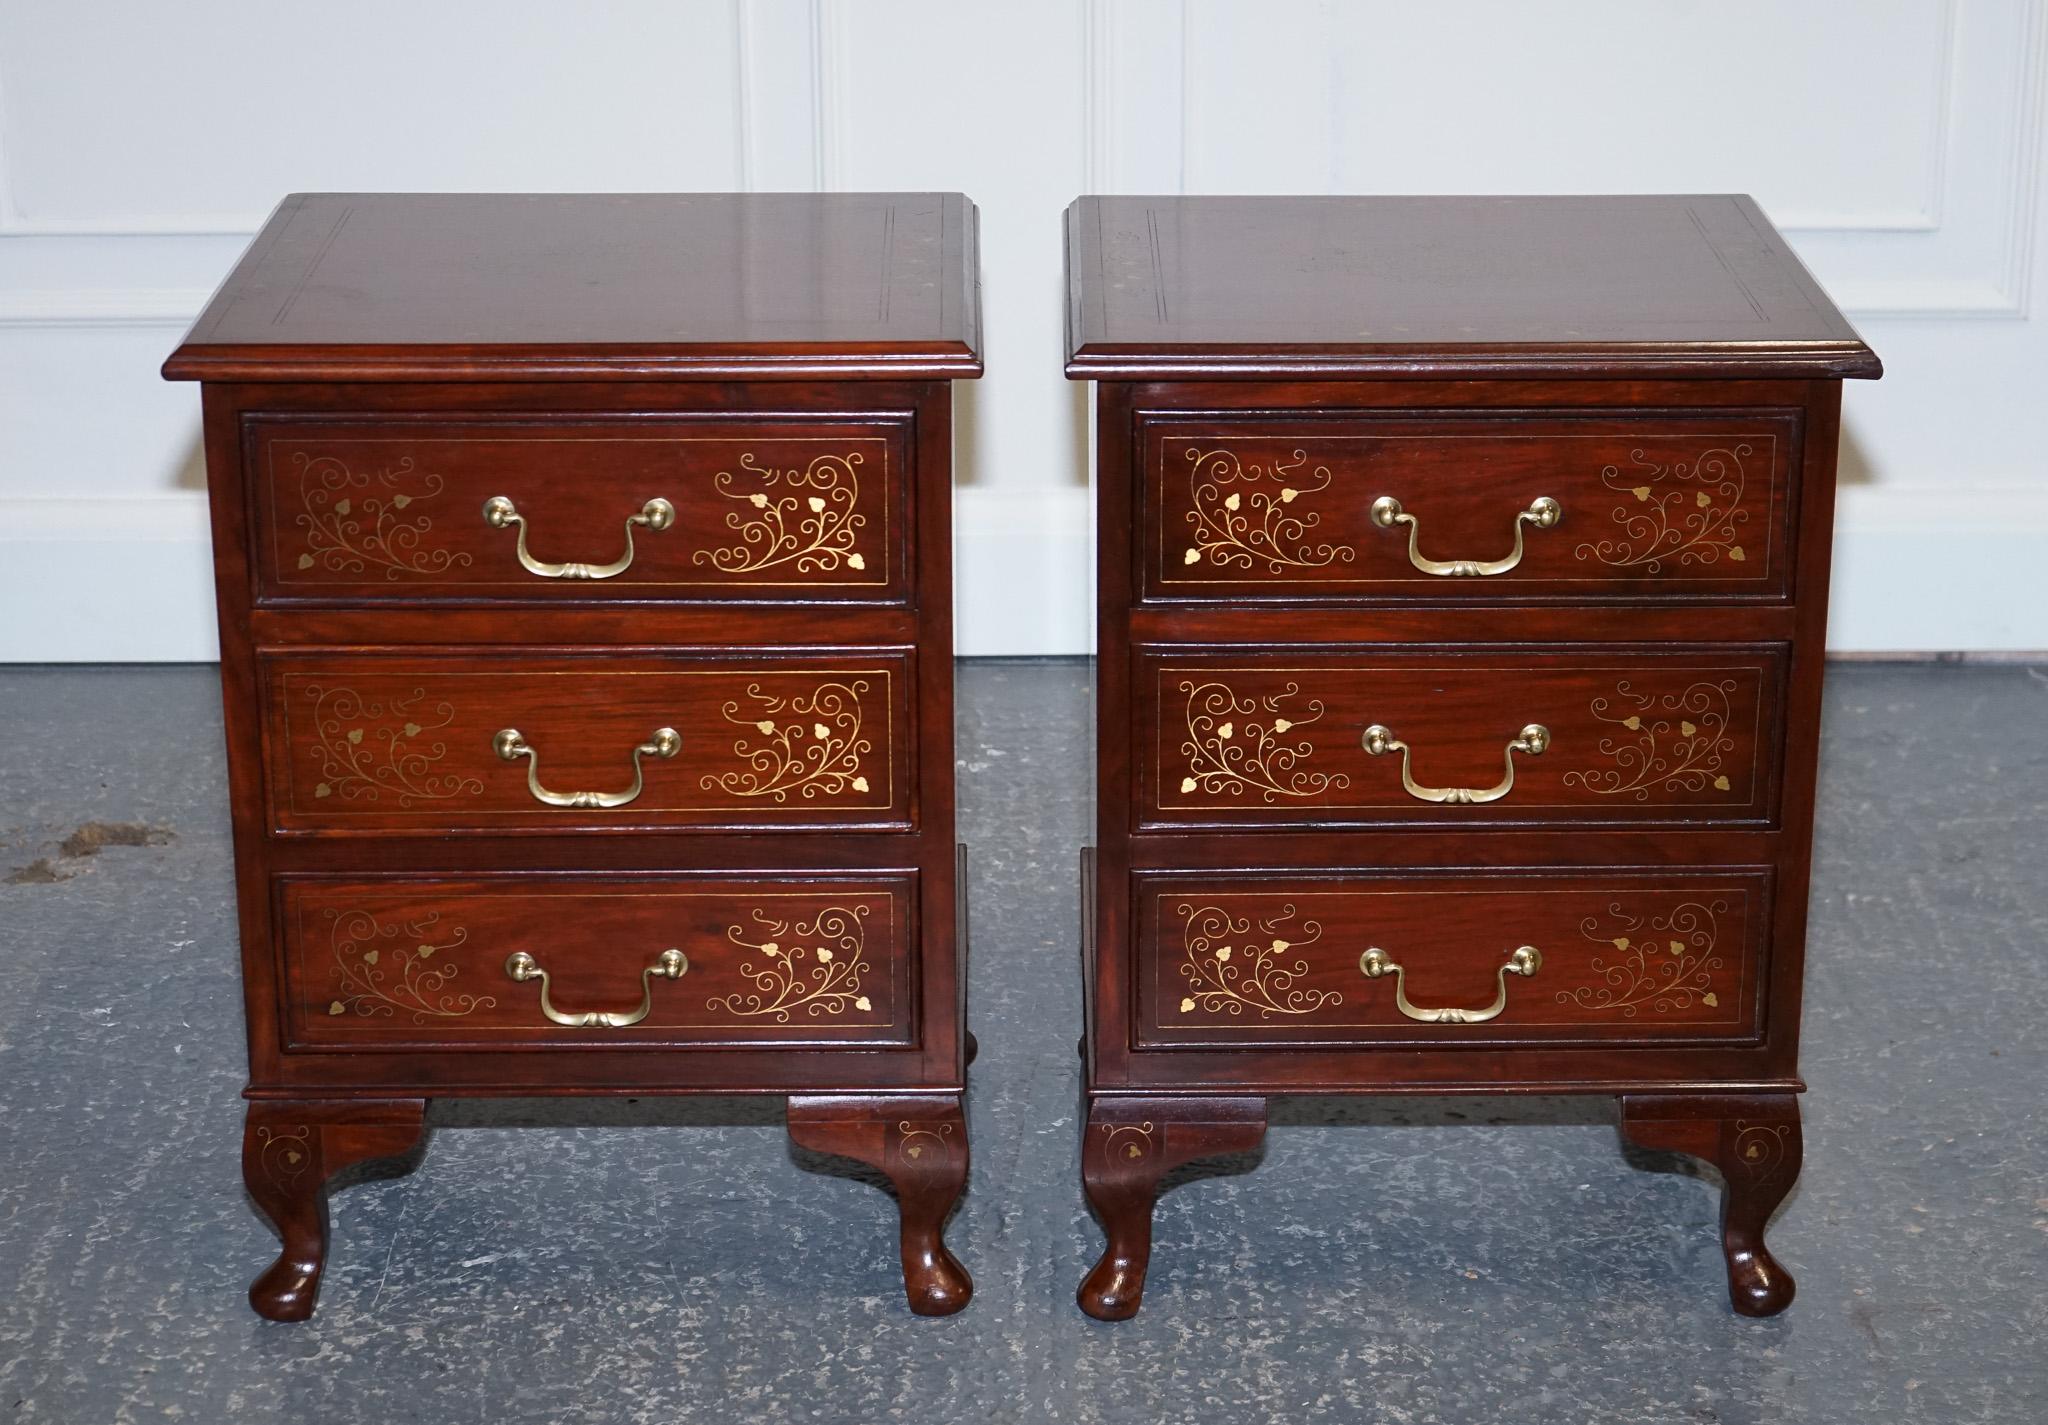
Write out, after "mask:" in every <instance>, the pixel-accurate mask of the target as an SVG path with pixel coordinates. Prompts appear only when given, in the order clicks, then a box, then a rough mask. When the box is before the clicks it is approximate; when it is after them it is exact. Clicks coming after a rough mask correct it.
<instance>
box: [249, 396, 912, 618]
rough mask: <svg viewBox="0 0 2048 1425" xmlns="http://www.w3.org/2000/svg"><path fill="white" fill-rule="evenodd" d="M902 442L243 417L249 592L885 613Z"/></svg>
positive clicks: (903, 465) (650, 422) (800, 431)
mask: <svg viewBox="0 0 2048 1425" xmlns="http://www.w3.org/2000/svg"><path fill="white" fill-rule="evenodd" d="M907 433H908V428H907V426H906V425H905V424H903V423H861V422H836V423H821V422H817V421H803V420H779V421H777V420H762V419H748V420H746V421H732V420H726V419H720V420H716V421H694V422H690V421H680V420H676V419H674V418H665V419H655V418H646V417H619V416H613V417H586V418H576V419H569V418H550V419H536V420H531V421H519V420H510V419H497V420H467V421H450V420H445V419H443V420H435V421H431V422H403V421H392V420H378V421H370V420H361V421H342V420H320V421H306V420H297V419H284V418H269V419H264V418H257V419H253V420H251V421H250V422H249V424H248V427H247V449H248V457H247V458H248V461H249V468H250V470H251V472H252V479H251V484H252V487H253V489H254V492H255V501H256V510H255V521H254V527H255V529H256V530H257V531H258V538H257V540H256V544H257V550H256V556H257V583H258V597H259V600H260V601H264V602H279V601H293V600H328V601H344V602H346V601H359V600H362V599H388V598H403V599H406V600H409V601H420V600H426V601H437V600H439V601H460V600H465V599H468V600H491V601H500V600H504V599H508V598H518V599H532V600H555V599H571V600H580V601H589V600H613V599H639V600H647V599H668V600H687V601H740V600H743V601H809V600H819V599H832V600H847V599H852V600H861V601H866V602H873V603H899V604H900V603H904V602H907V598H908V581H907V577H906V567H905V552H906V547H905V521H906V519H907V516H908V503H907V493H906V492H907V490H908V480H907V469H908V452H909V449H910V447H909V442H908V439H907ZM656 501H660V502H665V507H664V506H661V505H656V504H655V503H653V502H656ZM522 550H523V551H524V553H522Z"/></svg>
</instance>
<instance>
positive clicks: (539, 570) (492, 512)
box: [484, 495, 676, 579]
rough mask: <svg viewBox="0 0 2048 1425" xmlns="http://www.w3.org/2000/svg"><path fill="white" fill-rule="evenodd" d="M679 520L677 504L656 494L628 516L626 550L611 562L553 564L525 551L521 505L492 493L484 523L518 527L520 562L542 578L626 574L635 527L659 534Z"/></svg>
mask: <svg viewBox="0 0 2048 1425" xmlns="http://www.w3.org/2000/svg"><path fill="white" fill-rule="evenodd" d="M675 521H676V507H675V506H674V505H672V504H670V503H669V502H668V501H667V500H664V499H661V498H659V497H656V498H655V499H652V500H649V501H648V502H647V503H646V504H644V505H642V506H641V507H640V513H639V514H637V515H628V516H626V552H625V553H624V554H621V555H620V556H619V557H618V558H617V559H614V560H613V561H612V562H611V563H609V564H577V563H569V564H550V563H548V562H547V561H545V560H541V559H535V558H534V557H533V556H532V555H531V554H529V553H527V552H526V516H525V515H522V514H520V513H519V507H518V506H517V505H515V504H513V503H512V501H511V500H509V499H507V498H506V497H505V496H503V495H493V496H491V498H490V499H488V500H485V501H484V523H485V524H487V525H489V526H490V527H491V528H492V529H504V528H505V527H506V526H508V525H512V526H517V528H518V530H519V562H520V564H521V565H523V566H524V567H525V569H526V572H527V573H529V574H538V575H539V576H540V577H541V578H543V579H609V578H611V577H612V576H613V575H614V574H623V573H625V572H626V571H627V570H628V569H630V568H632V566H633V526H634V525H645V526H646V527H647V528H648V529H650V530H653V531H654V532H655V533H657V534H659V533H660V532H661V531H662V530H665V529H667V528H668V527H669V526H670V525H672V524H674V523H675Z"/></svg>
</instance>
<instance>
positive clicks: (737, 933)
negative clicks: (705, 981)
mask: <svg viewBox="0 0 2048 1425" xmlns="http://www.w3.org/2000/svg"><path fill="white" fill-rule="evenodd" d="M867 916H868V907H866V906H864V905H862V906H854V907H853V908H851V909H846V908H843V907H839V906H834V907H831V908H829V909H826V910H821V911H819V912H818V914H817V915H816V916H815V917H813V918H812V919H811V920H810V921H809V922H808V923H807V922H805V921H804V920H803V919H802V918H801V917H799V918H797V919H795V920H777V919H775V918H774V917H773V916H770V915H769V914H768V913H767V912H765V911H761V910H756V911H754V912H753V913H752V920H753V924H754V926H755V928H754V929H753V930H751V931H750V930H748V929H747V928H746V927H744V926H738V925H735V926H731V927H729V928H728V929H727V930H726V932H725V936H726V939H728V940H730V941H731V942H732V943H733V944H735V945H738V946H740V947H741V948H742V949H746V950H751V951H753V952H754V953H755V955H757V956H758V957H759V958H758V959H749V960H743V961H741V962H740V974H741V975H742V976H744V977H745V978H746V979H748V980H750V981H752V982H753V986H754V988H753V989H752V990H751V991H746V992H736V993H733V994H729V995H723V996H718V997H714V998H712V999H709V1000H706V1001H705V1007H706V1008H707V1009H712V1010H722V1011H724V1012H725V1013H727V1014H737V1015H744V1016H747V1017H749V1018H767V1019H772V1020H774V1021H775V1022H776V1023H777V1024H787V1023H789V1020H790V1016H791V1015H793V1014H796V1013H798V1012H802V1013H804V1014H806V1015H809V1016H810V1017H811V1018H813V1019H822V1018H824V1017H826V1016H829V1015H840V1014H845V1013H846V1012H847V1011H848V1010H853V1011H857V1012H858V1013H861V1014H867V1013H870V1012H871V1011H872V1010H873V1009H874V1007H875V1006H874V1004H873V1002H872V1001H870V1000H869V999H868V997H867V996H866V995H864V994H862V993H861V992H860V982H861V976H862V975H864V974H866V973H867V972H868V968H869V967H868V963H867ZM749 935H759V936H761V937H762V938H761V939H759V940H751V939H749V938H748V936H749Z"/></svg>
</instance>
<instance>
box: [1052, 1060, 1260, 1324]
mask: <svg viewBox="0 0 2048 1425" xmlns="http://www.w3.org/2000/svg"><path fill="white" fill-rule="evenodd" d="M1082 1132H1083V1134H1084V1137H1083V1139H1082V1143H1081V1186H1082V1189H1083V1191H1085V1192H1086V1193H1087V1195H1088V1202H1089V1205H1090V1206H1092V1207H1093V1208H1094V1209H1095V1215H1096V1216H1097V1217H1099V1218H1101V1219H1102V1230H1103V1233H1104V1235H1105V1236H1106V1237H1107V1238H1108V1242H1107V1245H1105V1246H1104V1248H1103V1251H1102V1258H1101V1260H1099V1261H1098V1262H1096V1264H1095V1268H1094V1270H1092V1271H1091V1272H1089V1273H1088V1276H1087V1278H1086V1279H1085V1280H1084V1281H1082V1283H1081V1291H1080V1302H1081V1309H1082V1310H1083V1311H1085V1312H1087V1313H1088V1314H1089V1315H1090V1316H1093V1317H1095V1318H1096V1319H1097V1320H1099V1321H1122V1320H1125V1319H1127V1318H1129V1317H1131V1316H1134V1315H1136V1314H1137V1311H1138V1305H1139V1303H1140V1302H1141V1301H1142V1300H1143V1298H1144V1295H1145V1268H1146V1266H1147V1265H1148V1264H1149V1262H1150V1261H1151V1258H1152V1206H1153V1203H1154V1202H1155V1201H1157V1199H1158V1196H1159V1183H1160V1180H1161V1179H1162V1178H1164V1177H1165V1176H1166V1175H1167V1173H1169V1172H1171V1171H1172V1170H1173V1169H1175V1168H1177V1167H1179V1166H1180V1165H1181V1164H1183V1163H1190V1162H1193V1161H1195V1160H1196V1159H1198V1158H1212V1157H1216V1156H1219V1155H1221V1154H1225V1153H1246V1152H1250V1151H1252V1150H1253V1149H1255V1148H1257V1147H1258V1146H1259V1144H1260V1143H1261V1142H1263V1141H1264V1140H1265V1136H1266V1101H1265V1100H1264V1099H1261V1098H1242V1099H1145V1098H1095V1099H1091V1100H1090V1102H1089V1105H1088V1121H1087V1125H1086V1127H1085V1128H1084V1129H1083V1130H1082Z"/></svg>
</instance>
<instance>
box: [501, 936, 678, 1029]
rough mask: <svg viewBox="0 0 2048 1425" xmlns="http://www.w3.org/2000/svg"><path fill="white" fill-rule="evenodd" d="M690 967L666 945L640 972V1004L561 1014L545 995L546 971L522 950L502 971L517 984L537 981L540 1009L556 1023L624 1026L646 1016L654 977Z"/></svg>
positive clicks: (583, 1026)
mask: <svg viewBox="0 0 2048 1425" xmlns="http://www.w3.org/2000/svg"><path fill="white" fill-rule="evenodd" d="M689 968H690V960H689V957H688V956H687V955H685V954H683V952H682V951H680V950H675V949H669V950H664V951H662V952H661V954H660V955H658V956H656V957H655V961H654V963H653V964H652V965H649V966H648V967H647V968H646V969H644V970H642V971H641V972H640V1008H638V1009H636V1010H633V1011H631V1012H630V1013H626V1014H610V1013H607V1012H605V1011H603V1010H592V1011H590V1012H589V1013H587V1014H564V1013H562V1011H560V1010H559V1009H556V1008H555V1006H554V1003H553V1001H551V1000H550V999H549V998H548V972H547V971H546V970H543V969H542V968H541V967H540V962H539V961H538V960H536V959H534V958H533V956H531V955H529V954H527V953H526V952H525V951H524V950H516V951H514V952H513V953H512V956H511V958H510V959H508V960H506V961H505V973H506V974H508V975H510V976H511V977H512V978H513V979H514V980H515V981H517V982H518V983H520V984H522V985H523V984H525V983H526V982H527V981H528V980H539V981H540V1012H541V1013H542V1014H544V1015H546V1016H547V1017H548V1018H549V1019H551V1020H553V1021H554V1022H555V1023H556V1024H566V1025H568V1026H569V1027H570V1028H571V1029H624V1028H626V1027H627V1026H629V1025H634V1024H638V1023H639V1022H640V1021H641V1020H643V1019H645V1018H647V1015H648V1012H649V1011H650V1010H652V1009H653V1008H654V977H655V976H656V975H660V976H662V977H663V978H664V979H670V980H680V979H681V978H682V977H683V976H684V974H685V973H687V972H688V970H689Z"/></svg>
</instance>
